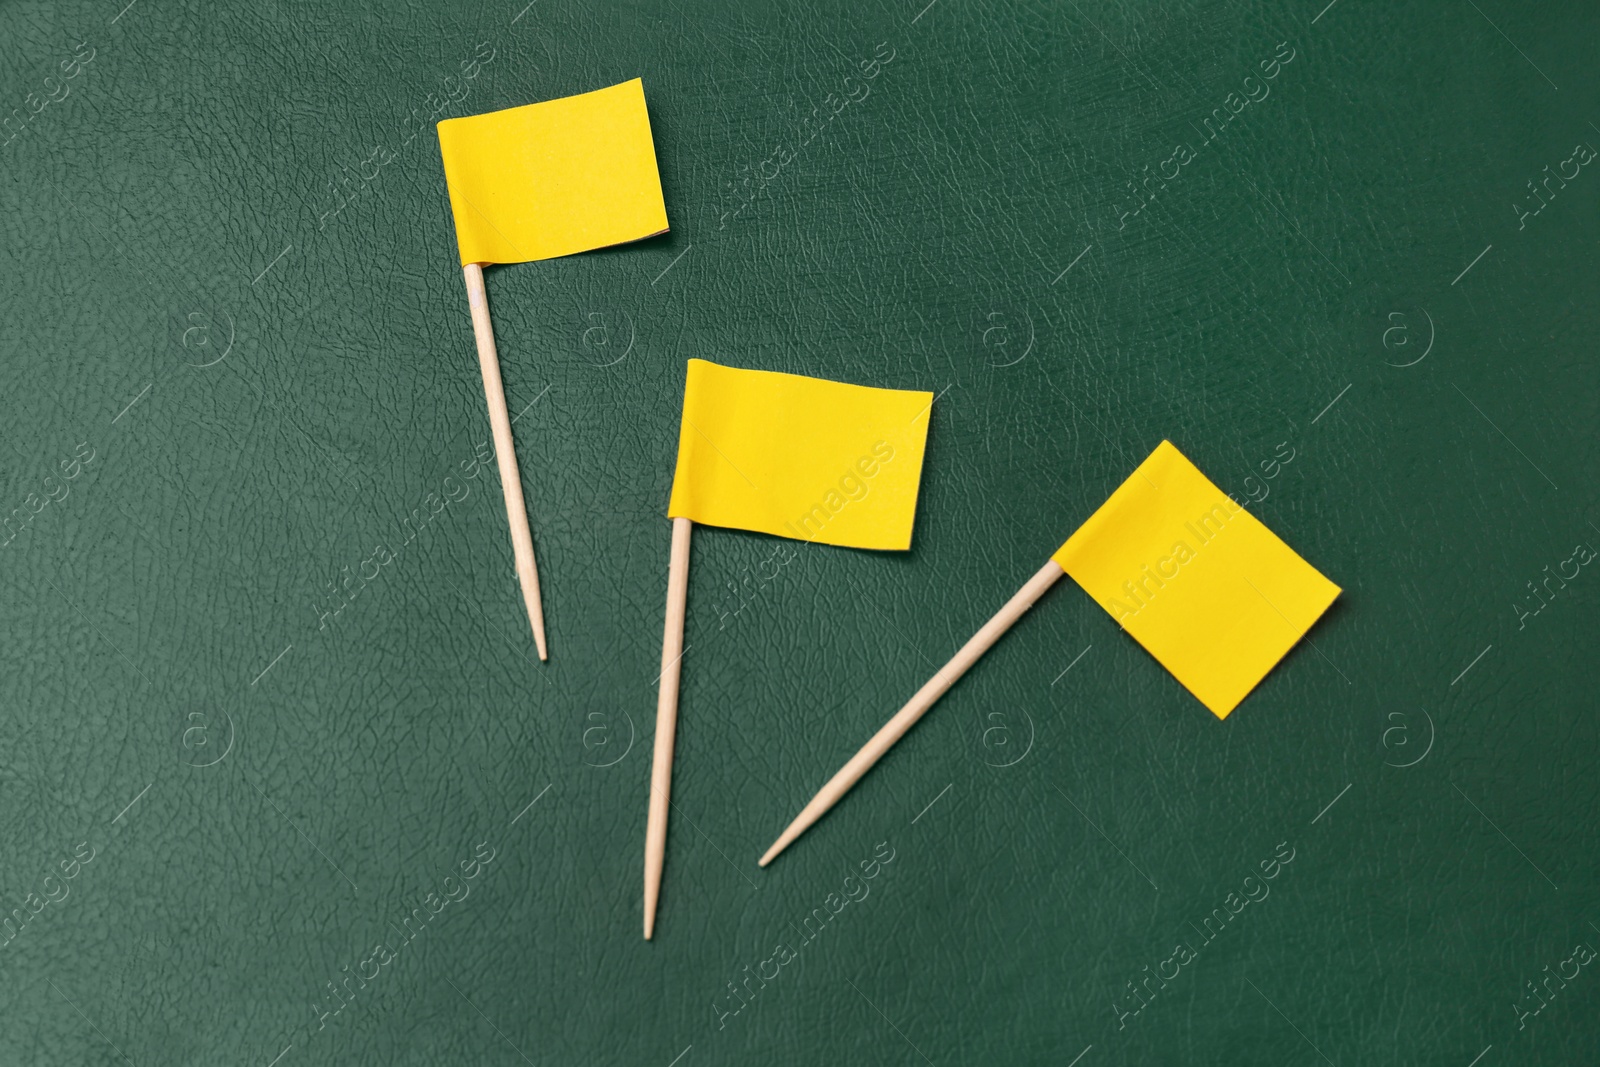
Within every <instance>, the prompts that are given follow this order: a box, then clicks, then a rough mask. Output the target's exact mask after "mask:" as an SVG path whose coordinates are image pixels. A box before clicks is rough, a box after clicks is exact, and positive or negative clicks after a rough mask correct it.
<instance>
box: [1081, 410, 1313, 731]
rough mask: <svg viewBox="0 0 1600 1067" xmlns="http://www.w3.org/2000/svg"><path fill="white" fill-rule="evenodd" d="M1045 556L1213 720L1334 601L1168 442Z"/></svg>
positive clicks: (1305, 567) (1308, 570)
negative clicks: (1210, 715)
mask: <svg viewBox="0 0 1600 1067" xmlns="http://www.w3.org/2000/svg"><path fill="white" fill-rule="evenodd" d="M1051 558H1052V559H1054V560H1055V561H1056V562H1057V563H1059V564H1061V568H1062V570H1064V571H1066V572H1067V573H1068V574H1070V575H1072V578H1073V580H1074V581H1076V582H1077V583H1078V584H1079V585H1081V586H1083V588H1084V589H1085V590H1086V591H1087V592H1088V594H1089V595H1090V596H1092V597H1093V598H1094V599H1095V600H1096V601H1097V602H1098V603H1099V604H1100V606H1101V607H1103V608H1105V609H1106V610H1107V611H1109V612H1111V614H1112V616H1113V617H1115V618H1116V620H1117V622H1119V623H1121V624H1122V628H1123V629H1125V630H1127V631H1128V633H1130V634H1132V635H1133V637H1134V639H1135V640H1137V641H1138V642H1139V643H1140V644H1141V645H1143V646H1144V647H1145V649H1146V650H1147V651H1149V653H1150V654H1151V655H1152V656H1154V657H1155V658H1156V659H1158V660H1160V661H1161V664H1162V666H1164V667H1166V668H1167V670H1169V671H1171V672H1172V673H1173V675H1174V676H1175V677H1176V678H1177V679H1178V681H1180V682H1182V683H1183V685H1184V687H1185V688H1187V689H1188V690H1189V692H1191V693H1193V694H1194V695H1195V696H1197V697H1199V698H1200V702H1201V703H1202V704H1204V705H1205V706H1206V707H1208V708H1210V709H1211V711H1212V712H1213V713H1215V714H1216V716H1217V718H1219V719H1225V718H1227V717H1228V713H1229V712H1230V711H1232V710H1233V709H1234V708H1235V707H1237V706H1238V704H1239V702H1240V701H1241V700H1243V699H1244V698H1245V697H1246V696H1247V695H1248V694H1249V692H1250V690H1252V689H1254V688H1255V687H1256V684H1257V683H1258V682H1260V681H1261V679H1263V678H1265V677H1266V675H1267V672H1268V671H1270V670H1271V669H1272V668H1273V666H1274V665H1275V664H1276V663H1277V662H1278V660H1280V659H1282V658H1283V656H1284V654H1285V653H1287V652H1288V651H1289V649H1290V648H1292V647H1294V644H1295V642H1296V641H1299V640H1300V638H1301V637H1302V636H1303V635H1304V634H1305V632H1306V631H1307V630H1309V629H1310V628H1311V624H1312V623H1314V622H1316V621H1317V619H1318V618H1319V617H1320V616H1321V615H1322V613H1323V612H1324V611H1326V610H1327V609H1328V605H1330V604H1332V603H1333V601H1334V598H1335V597H1337V596H1338V595H1339V587H1338V586H1336V585H1334V584H1333V583H1332V582H1330V581H1328V579H1326V578H1324V577H1323V576H1322V575H1321V574H1319V573H1317V571H1316V569H1315V568H1313V567H1312V566H1311V564H1309V563H1307V562H1306V561H1305V560H1303V559H1301V558H1300V557H1299V556H1297V555H1295V552H1294V550H1293V549H1292V548H1290V547H1289V546H1288V545H1286V544H1284V543H1283V542H1282V541H1280V540H1279V539H1278V537H1277V535H1276V534H1274V533H1273V532H1272V531H1271V530H1269V529H1267V528H1266V527H1265V526H1263V525H1262V524H1261V523H1260V522H1259V521H1257V520H1256V519H1255V517H1254V516H1252V515H1251V514H1250V513H1249V512H1247V511H1245V510H1244V509H1243V508H1241V507H1239V506H1238V505H1237V504H1235V503H1234V502H1233V501H1232V500H1230V499H1229V498H1228V495H1227V494H1226V493H1224V492H1223V491H1222V490H1221V489H1218V488H1217V487H1216V486H1215V485H1213V484H1212V483H1211V481H1210V479H1208V478H1207V477H1206V476H1205V475H1204V474H1201V473H1200V470H1199V468H1197V467H1196V466H1195V465H1194V464H1193V463H1190V462H1189V460H1188V459H1186V458H1185V457H1184V456H1183V454H1182V453H1181V452H1179V451H1178V450H1177V449H1176V448H1174V447H1173V446H1172V442H1170V441H1163V442H1161V445H1160V447H1158V448H1157V449H1156V450H1155V451H1154V452H1152V453H1151V454H1150V458H1149V459H1147V460H1145V461H1144V462H1143V463H1142V464H1140V466H1139V468H1138V469H1137V470H1136V471H1134V472H1133V475H1132V476H1131V477H1129V478H1128V480H1127V481H1125V482H1123V483H1122V485H1121V486H1120V487H1119V488H1118V489H1117V491H1116V492H1114V493H1112V494H1111V498H1110V499H1109V500H1107V501H1106V502H1105V504H1103V505H1102V506H1101V508H1100V510H1099V511H1096V512H1095V513H1094V514H1093V515H1091V516H1090V517H1089V521H1088V522H1086V523H1084V524H1083V526H1081V527H1080V528H1079V529H1078V532H1077V533H1075V534H1073V535H1072V536H1071V537H1070V538H1069V539H1068V540H1067V543H1066V544H1064V545H1062V546H1061V548H1060V549H1059V550H1058V551H1057V552H1056V554H1055V555H1054V556H1052V557H1051Z"/></svg>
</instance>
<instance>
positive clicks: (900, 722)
mask: <svg viewBox="0 0 1600 1067" xmlns="http://www.w3.org/2000/svg"><path fill="white" fill-rule="evenodd" d="M1064 573H1065V572H1064V571H1063V570H1062V569H1061V565H1060V564H1059V563H1057V562H1056V561H1055V560H1051V561H1050V562H1049V563H1046V564H1045V565H1044V566H1043V567H1041V568H1040V569H1039V573H1037V574H1035V575H1034V576H1033V577H1032V578H1030V579H1029V580H1028V584H1027V585H1025V586H1023V587H1022V588H1021V589H1020V590H1019V591H1018V592H1017V595H1016V596H1014V597H1012V598H1011V599H1010V600H1008V601H1006V605H1005V607H1003V608H1001V609H1000V610H999V612H998V613H996V614H995V617H994V618H992V619H990V620H989V621H988V622H986V623H984V624H983V629H981V630H979V631H978V632H977V633H976V634H974V635H973V636H972V639H971V640H969V641H968V642H967V643H966V644H964V645H962V646H961V651H959V652H957V653H956V654H955V658H953V659H952V660H951V661H950V662H949V663H946V664H945V665H944V666H943V667H941V668H939V673H938V674H935V675H934V676H933V677H932V678H931V679H929V680H928V683H927V684H926V685H924V686H923V687H922V688H921V689H919V690H917V695H916V696H914V697H912V698H911V700H910V701H909V702H908V703H907V704H906V706H905V707H903V708H901V709H900V710H899V711H898V712H896V713H895V716H894V718H892V719H890V720H889V721H888V722H887V723H886V724H885V725H884V727H883V728H882V729H881V730H879V731H878V732H877V733H876V734H873V735H872V740H870V741H868V742H867V743H866V745H865V746H864V747H863V748H862V749H861V751H860V752H857V753H856V754H855V755H854V756H852V757H851V758H850V762H849V763H846V764H845V765H844V767H843V768H842V769H841V770H840V771H839V773H838V774H835V775H834V776H833V777H832V778H831V779H829V780H828V784H827V785H825V786H823V787H822V791H821V792H819V793H818V794H817V795H816V796H815V797H813V798H812V800H811V803H809V804H807V805H806V806H805V808H804V810H802V811H801V812H800V814H799V815H797V816H796V817H795V820H794V822H792V823H790V824H789V828H788V829H787V830H785V831H784V832H783V834H782V836H780V837H779V838H778V840H777V841H776V842H775V843H774V844H773V846H772V847H771V848H769V849H767V854H766V855H765V856H762V857H761V866H763V867H765V866H766V865H767V864H769V863H771V862H772V860H773V858H774V857H776V856H777V855H778V853H780V852H782V851H783V850H784V849H786V848H788V847H789V843H790V842H792V841H793V840H794V839H795V838H797V837H799V836H800V835H801V834H803V833H805V832H806V830H807V829H808V828H809V827H810V826H811V824H812V823H814V822H816V821H817V820H818V819H820V818H822V816H823V815H824V814H825V813H826V812H827V810H828V809H829V808H831V807H833V806H834V805H835V804H837V803H838V802H839V798H840V797H842V796H844V795H845V794H846V793H848V792H849V791H850V787H851V786H853V785H855V784H856V782H857V781H859V780H860V778H861V776H862V775H863V774H866V773H867V771H868V769H869V768H871V767H872V765H873V764H874V763H877V762H878V760H879V759H881V758H882V757H883V754H884V753H885V752H887V751H889V749H890V747H891V746H893V745H894V743H895V742H896V741H898V740H900V738H902V737H904V736H905V733H906V731H907V730H909V729H911V727H912V726H913V725H914V724H915V723H916V721H917V720H918V719H920V718H922V716H923V715H924V714H926V713H927V711H928V709H929V708H931V707H933V705H934V702H935V701H937V700H938V699H939V698H940V697H942V696H944V694H945V691H946V690H948V689H949V688H950V687H951V686H952V685H954V684H955V683H956V679H958V678H960V677H961V676H962V675H963V674H965V673H967V669H968V668H970V667H971V666H972V665H973V664H974V663H976V662H978V659H979V657H981V656H982V655H983V654H984V653H985V652H987V651H989V646H991V645H993V644H994V643H995V642H996V641H998V640H999V639H1000V635H1001V634H1003V633H1005V632H1006V631H1007V630H1009V629H1011V627H1012V625H1013V624H1015V623H1016V621H1017V620H1018V619H1020V618H1022V616H1023V614H1024V613H1025V612H1026V611H1027V610H1028V609H1029V608H1031V607H1033V605H1034V602H1035V601H1037V600H1038V599H1039V598H1040V597H1041V596H1043V595H1044V594H1045V591H1046V590H1048V589H1049V588H1050V587H1051V586H1052V585H1054V584H1055V583H1056V579H1058V578H1060V577H1061V576H1062V574H1064Z"/></svg>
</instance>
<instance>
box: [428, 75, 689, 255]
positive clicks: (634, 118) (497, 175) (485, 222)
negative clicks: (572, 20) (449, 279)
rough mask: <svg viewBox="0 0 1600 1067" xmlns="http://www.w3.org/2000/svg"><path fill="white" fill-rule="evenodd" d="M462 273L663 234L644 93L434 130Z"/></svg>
mask: <svg viewBox="0 0 1600 1067" xmlns="http://www.w3.org/2000/svg"><path fill="white" fill-rule="evenodd" d="M439 149H440V152H441V153H442V154H443V156H444V174H445V182H446V184H447V185H448V186H449V187H450V209H451V211H452V212H453V213H454V215H455V220H456V243H457V244H458V245H459V247H460V249H461V262H462V265H463V266H464V265H466V264H468V263H526V262H528V261H530V260H535V259H553V258H555V257H556V256H568V255H572V254H573V253H574V252H583V251H587V250H589V249H591V248H604V247H606V246H607V245H615V244H622V243H624V242H627V241H637V240H639V239H640V238H644V237H652V236H654V235H656V234H658V233H665V232H666V230H667V208H666V203H665V202H664V200H663V199H662V195H661V177H660V175H659V174H658V173H657V172H656V152H655V145H654V143H653V142H652V140H651V138H650V116H649V115H648V113H647V112H646V111H645V106H644V83H643V82H641V81H640V80H639V79H638V78H635V79H634V80H633V81H629V82H623V83H622V84H620V85H613V86H611V87H610V88H609V89H597V90H595V91H594V92H592V93H583V94H581V95H579V96H568V97H564V98H562V99H560V100H547V101H545V102H544V103H540V104H528V105H525V106H523V107H513V108H507V109H506V110H504V111H491V112H489V113H488V114H485V115H471V116H468V117H467V118H460V119H446V120H445V121H443V122H441V123H439Z"/></svg>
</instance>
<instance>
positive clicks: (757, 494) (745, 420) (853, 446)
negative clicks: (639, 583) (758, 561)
mask: <svg viewBox="0 0 1600 1067" xmlns="http://www.w3.org/2000/svg"><path fill="white" fill-rule="evenodd" d="M932 408H933V394H932V393H927V392H918V391H914V390H906V389H873V388H869V387H867V386H861V385H844V384H841V383H839V382H830V381H824V380H822V379H820V378H806V377H802V376H800V375H795V374H778V373H774V372H772V371H758V370H736V369H734V368H732V367H722V366H718V365H717V364H715V363H709V362H707V361H706V360H703V359H691V360H690V361H689V371H688V380H687V383H686V385H685V388H684V396H683V422H682V425H681V427H680V429H679V433H678V467H677V472H676V473H675V474H674V476H673V480H672V499H671V502H670V503H669V504H668V506H667V516H668V517H669V518H686V519H692V520H693V521H695V522H697V523H703V524H705V525H708V526H729V527H734V528H736V529H741V530H755V531H758V532H760V533H768V534H775V535H777V536H778V537H792V538H796V539H798V540H801V541H820V542H822V543H824V544H829V545H844V546H846V547H849V548H874V549H906V548H910V547H911V525H912V520H913V519H914V518H915V515H916V510H917V488H918V486H919V485H920V484H921V481H922V456H923V449H924V446H925V444H926V442H927V437H928V419H929V414H930V412H931V411H932Z"/></svg>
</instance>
